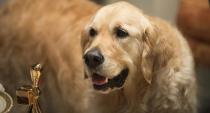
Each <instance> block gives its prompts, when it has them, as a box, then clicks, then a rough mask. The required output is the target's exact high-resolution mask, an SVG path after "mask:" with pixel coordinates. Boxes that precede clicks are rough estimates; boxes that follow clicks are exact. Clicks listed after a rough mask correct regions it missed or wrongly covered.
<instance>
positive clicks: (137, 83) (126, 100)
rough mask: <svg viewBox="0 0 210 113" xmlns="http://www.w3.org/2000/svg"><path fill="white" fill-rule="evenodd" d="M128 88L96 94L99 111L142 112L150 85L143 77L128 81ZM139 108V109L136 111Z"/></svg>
mask: <svg viewBox="0 0 210 113" xmlns="http://www.w3.org/2000/svg"><path fill="white" fill-rule="evenodd" d="M125 85H126V86H125V87H124V88H122V89H119V90H116V91H113V92H111V93H109V94H96V95H95V96H96V97H94V100H96V103H95V104H96V106H97V109H98V110H100V111H97V112H100V113H126V112H136V111H142V110H141V108H142V107H141V103H143V98H144V95H145V93H146V91H147V90H148V86H149V85H148V83H147V82H146V81H145V80H144V78H143V77H142V76H141V75H134V77H133V78H131V79H128V81H127V83H126V84H125ZM134 108H135V109H134ZM136 108H139V109H136Z"/></svg>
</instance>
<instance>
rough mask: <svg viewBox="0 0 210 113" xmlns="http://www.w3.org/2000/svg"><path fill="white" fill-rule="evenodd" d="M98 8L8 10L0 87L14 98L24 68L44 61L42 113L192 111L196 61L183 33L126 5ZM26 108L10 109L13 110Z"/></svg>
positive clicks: (65, 0) (1, 33)
mask: <svg viewBox="0 0 210 113" xmlns="http://www.w3.org/2000/svg"><path fill="white" fill-rule="evenodd" d="M99 8H100V6H98V5H96V4H94V3H92V2H90V1H87V0H61V1H56V0H42V1H39V0H36V1H35V0H14V1H11V2H10V3H8V5H5V6H4V8H3V9H2V10H1V12H0V17H1V18H0V26H1V27H0V51H1V52H0V74H1V75H0V82H1V83H2V84H3V85H5V87H6V89H7V91H8V92H9V93H10V94H11V95H12V96H13V97H15V95H14V94H15V93H14V92H15V88H17V87H18V86H20V85H22V84H25V83H29V82H30V81H29V78H30V76H29V75H27V74H28V73H29V72H28V68H29V66H30V65H31V64H33V63H36V62H41V63H43V64H44V67H45V69H44V72H43V77H42V80H41V83H40V85H41V90H42V97H41V106H42V109H43V112H44V113H70V112H71V113H84V112H86V113H195V112H196V103H197V102H196V79H195V76H194V75H195V73H194V66H193V59H192V55H191V52H190V49H189V47H188V45H187V42H186V41H185V39H184V38H183V36H182V35H181V34H180V32H179V31H178V30H177V29H176V28H174V27H172V26H171V25H169V24H168V23H167V22H165V21H163V20H160V19H158V18H155V17H150V16H147V15H145V14H144V13H143V12H142V11H141V10H140V9H138V8H136V7H135V6H133V5H131V4H129V3H126V2H118V3H114V4H111V5H107V6H105V7H102V8H100V9H99ZM98 9H99V10H98ZM96 11H97V12H96ZM25 110H26V108H25V106H21V105H17V104H15V106H14V108H13V109H12V112H14V113H17V112H24V111H25ZM25 112H26V111H25Z"/></svg>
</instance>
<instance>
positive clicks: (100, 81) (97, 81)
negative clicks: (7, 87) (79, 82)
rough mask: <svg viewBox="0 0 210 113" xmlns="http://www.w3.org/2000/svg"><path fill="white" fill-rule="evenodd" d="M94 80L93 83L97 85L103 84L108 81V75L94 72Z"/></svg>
mask: <svg viewBox="0 0 210 113" xmlns="http://www.w3.org/2000/svg"><path fill="white" fill-rule="evenodd" d="M92 82H93V84H96V85H103V84H105V83H106V82H107V80H106V77H103V76H100V75H97V74H94V75H93V76H92Z"/></svg>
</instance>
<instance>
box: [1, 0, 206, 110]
mask: <svg viewBox="0 0 210 113" xmlns="http://www.w3.org/2000/svg"><path fill="white" fill-rule="evenodd" d="M93 1H95V2H97V3H98V4H102V5H105V4H109V3H112V2H116V1H119V0H93ZM127 1H128V2H130V3H132V4H133V5H136V6H137V7H139V8H141V9H142V10H143V11H144V12H145V13H147V14H149V15H153V16H158V17H160V18H162V19H165V20H167V21H169V22H170V23H171V24H173V25H174V26H177V27H178V28H179V29H180V30H181V31H182V33H183V34H184V35H185V37H187V39H188V41H189V43H190V45H191V47H192V48H193V49H192V51H193V53H194V56H195V61H196V71H197V78H198V84H199V91H198V92H199V113H210V88H209V86H210V9H209V2H208V0H127ZM4 2H5V0H0V4H3V3H4Z"/></svg>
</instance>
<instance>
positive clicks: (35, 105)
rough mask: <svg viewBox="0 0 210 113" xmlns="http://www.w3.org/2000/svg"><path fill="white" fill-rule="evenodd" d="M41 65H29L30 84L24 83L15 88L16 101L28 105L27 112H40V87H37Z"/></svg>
mask: <svg viewBox="0 0 210 113" xmlns="http://www.w3.org/2000/svg"><path fill="white" fill-rule="evenodd" d="M41 70H42V66H41V64H36V65H34V66H32V67H31V69H30V74H31V80H32V85H24V86H22V87H20V88H19V89H17V90H16V95H17V102H18V103H19V104H27V105H29V110H28V113H42V112H41V109H40V106H39V101H38V100H39V97H40V89H39V87H38V83H39V78H40V76H41Z"/></svg>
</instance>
